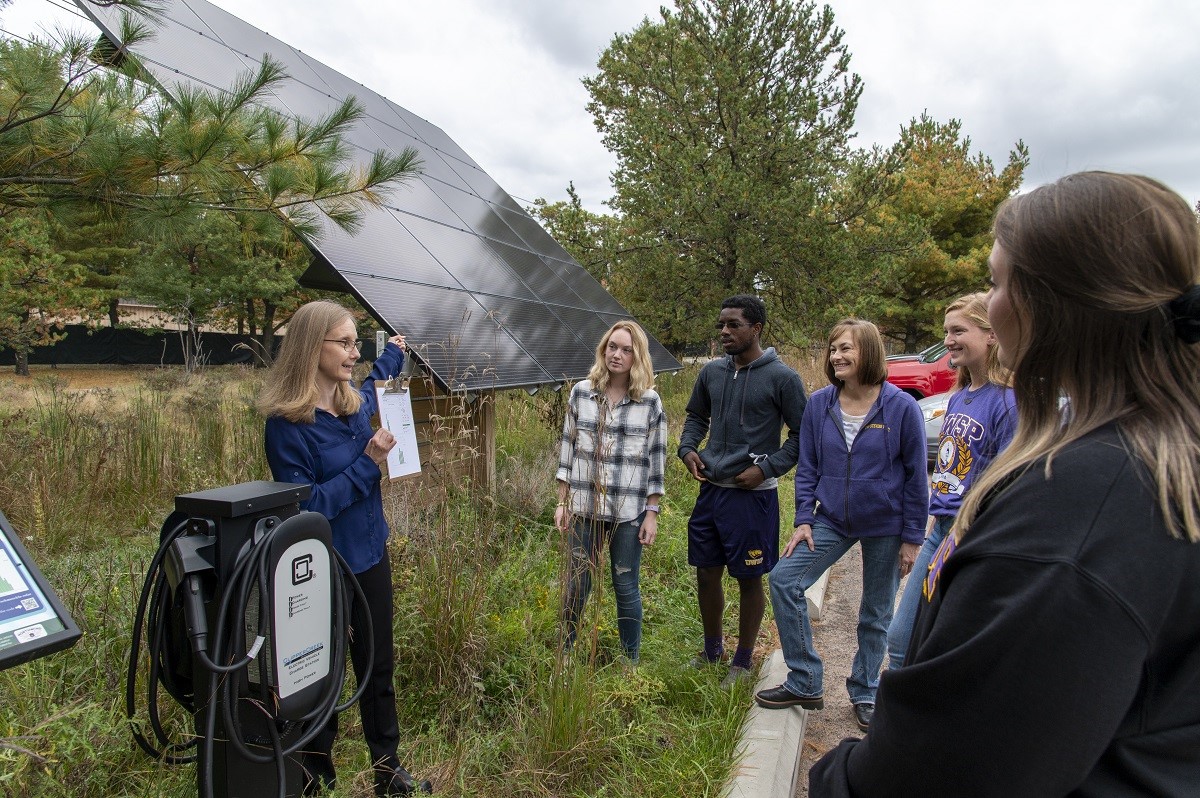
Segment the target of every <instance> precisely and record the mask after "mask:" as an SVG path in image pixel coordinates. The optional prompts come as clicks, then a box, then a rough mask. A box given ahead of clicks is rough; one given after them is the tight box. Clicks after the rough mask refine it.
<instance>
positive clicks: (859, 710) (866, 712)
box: [854, 704, 875, 731]
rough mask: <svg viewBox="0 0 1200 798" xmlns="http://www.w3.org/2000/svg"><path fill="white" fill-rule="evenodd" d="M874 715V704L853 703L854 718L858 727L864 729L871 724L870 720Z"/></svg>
mask: <svg viewBox="0 0 1200 798" xmlns="http://www.w3.org/2000/svg"><path fill="white" fill-rule="evenodd" d="M874 717H875V705H874V704H855V705H854V720H855V721H856V722H857V723H858V728H860V729H862V730H863V731H866V730H867V729H868V728H870V726H871V720H872V719H874Z"/></svg>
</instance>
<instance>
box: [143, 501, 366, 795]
mask: <svg viewBox="0 0 1200 798" xmlns="http://www.w3.org/2000/svg"><path fill="white" fill-rule="evenodd" d="M310 490H311V489H310V487H309V486H308V485H298V484H291V483H283V482H247V483H242V484H239V485H232V486H228V487H223V488H216V489H214V490H206V491H201V492H198V493H189V494H186V495H182V496H177V497H176V498H175V512H174V513H172V514H171V516H169V517H168V519H167V521H166V523H164V525H163V532H162V537H161V541H160V547H159V551H158V552H157V554H156V555H155V558H154V560H153V562H152V563H151V566H150V569H149V571H148V573H147V576H146V582H145V585H144V586H143V589H142V595H141V599H140V600H139V602H138V610H137V613H138V614H137V618H136V620H135V627H134V638H133V642H132V645H131V648H130V655H129V673H128V682H127V691H126V710H127V714H128V715H129V717H130V720H131V723H133V733H134V738H135V740H136V741H137V742H138V744H139V745H140V746H141V747H142V749H143V750H144V751H146V752H147V753H148V754H150V755H151V756H154V757H156V758H161V759H164V760H165V761H167V762H170V763H175V764H180V763H187V762H195V763H196V764H197V771H198V772H197V786H198V788H199V795H200V797H201V798H243V797H246V796H249V797H251V798H264V796H267V795H278V796H280V797H281V798H291V797H292V796H299V795H300V794H301V790H302V773H301V769H300V765H299V752H300V751H302V750H303V749H304V747H305V745H306V744H307V743H308V742H309V741H310V740H312V739H313V737H315V736H316V734H317V733H318V732H319V731H320V730H321V729H322V728H323V727H324V726H325V724H326V723H328V722H329V720H330V719H331V718H332V717H333V715H334V714H335V713H337V712H341V711H343V710H345V709H346V708H348V707H349V706H350V705H351V704H353V703H354V701H356V700H357V699H358V696H359V694H360V693H361V686H360V688H359V691H358V692H357V693H356V694H355V695H354V696H353V697H352V698H351V699H350V700H349V701H348V702H346V703H345V704H341V705H339V704H338V703H337V701H338V698H339V697H340V695H341V692H342V686H343V682H344V675H345V670H346V656H347V651H348V648H347V645H346V643H347V633H348V629H349V618H350V609H351V605H352V603H353V597H352V595H351V593H352V591H357V590H358V583H357V581H356V580H355V579H354V577H353V575H352V574H351V572H350V569H349V567H348V566H347V565H346V564H345V562H344V561H343V560H342V559H341V557H340V555H338V553H337V552H336V550H335V549H334V548H333V541H332V533H331V532H330V529H329V522H328V521H327V520H326V519H325V518H324V516H322V515H320V514H319V513H312V512H301V510H300V502H301V501H303V500H305V499H307V498H308V496H309V494H310ZM369 628H370V626H369V624H368V625H367V629H368V630H369ZM143 631H144V633H145V638H146V649H147V650H146V654H147V656H148V659H149V668H148V672H147V673H146V674H145V677H144V686H145V689H146V705H147V708H148V710H149V713H150V717H149V723H150V726H151V729H152V730H153V733H154V736H155V738H156V743H157V744H156V743H155V742H151V741H150V740H148V739H147V738H146V736H145V735H143V733H142V731H141V729H140V728H139V726H138V725H137V724H136V723H134V722H133V719H134V716H135V704H136V702H135V699H134V696H135V693H136V685H137V682H138V667H139V664H140V662H141V655H140V653H139V650H140V647H141V643H142V637H143ZM368 633H369V631H368ZM160 688H161V689H162V690H165V691H166V692H167V693H168V694H169V695H170V696H171V697H172V698H174V699H175V700H176V701H177V702H178V703H179V704H180V705H181V706H183V707H184V708H185V709H186V710H187V711H188V712H189V713H191V714H192V715H193V717H194V721H195V736H194V737H193V738H192V739H191V740H189V741H187V742H185V743H180V742H173V741H172V740H171V739H170V738H169V736H168V735H167V734H166V733H165V731H164V730H163V728H162V725H161V723H160V721H159V718H158V717H157V704H158V694H159V690H160ZM193 746H194V747H195V751H194V753H188V752H189V751H190V750H191V749H192V747H193Z"/></svg>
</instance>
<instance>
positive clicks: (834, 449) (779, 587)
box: [755, 319, 929, 729]
mask: <svg viewBox="0 0 1200 798" xmlns="http://www.w3.org/2000/svg"><path fill="white" fill-rule="evenodd" d="M828 352H829V357H828V360H827V362H826V364H825V374H826V375H827V376H828V377H829V381H830V382H831V383H832V384H831V385H829V386H827V387H825V388H822V389H821V390H819V391H816V392H815V393H813V395H812V396H811V397H809V400H808V406H807V407H806V408H805V410H804V418H803V420H802V421H801V422H800V462H799V463H798V464H797V466H796V531H795V533H794V534H793V535H792V538H791V540H790V541H788V544H787V546H786V547H785V548H784V554H783V557H782V558H781V559H780V560H779V563H778V564H777V565H776V566H775V568H774V569H772V571H771V606H772V607H773V608H774V610H775V622H776V625H777V626H778V627H779V642H780V644H781V646H782V647H783V657H784V661H785V662H786V663H787V666H788V670H789V673H788V678H787V681H786V682H784V683H783V684H782V685H780V686H778V687H774V688H771V689H768V690H763V691H761V692H759V693H758V695H757V696H755V699H756V700H757V701H758V703H759V705H760V706H763V707H767V708H769V709H779V708H783V707H790V706H801V707H804V708H805V709H820V708H822V707H823V706H824V686H823V684H822V676H823V674H822V664H821V657H820V655H818V654H817V653H816V651H815V650H814V649H813V641H812V627H811V626H810V624H809V620H808V604H807V602H806V601H805V598H804V591H805V590H807V589H808V588H809V587H811V586H812V584H813V583H814V582H816V580H817V579H818V577H820V576H821V574H822V573H824V571H825V570H826V569H827V568H829V566H831V565H833V563H835V562H837V560H838V559H839V558H840V557H841V556H842V555H843V554H845V553H846V552H847V551H849V550H850V547H851V546H853V545H854V544H855V543H859V544H861V546H862V556H863V595H862V601H861V603H860V605H859V612H858V641H859V648H858V652H857V653H856V654H855V655H854V663H853V666H852V667H851V671H850V678H849V679H847V680H846V688H847V690H848V692H849V693H850V702H851V703H852V704H853V705H854V714H855V718H856V720H857V721H858V725H859V727H860V728H863V729H866V728H867V726H868V725H869V724H870V722H871V716H872V715H873V714H874V710H875V689H876V687H877V686H878V685H879V671H880V668H881V667H882V665H883V657H884V654H885V652H886V650H887V630H888V624H889V622H890V621H891V618H892V606H893V603H894V602H895V599H896V590H897V588H898V587H899V585H900V579H901V577H902V576H904V575H905V574H906V573H908V571H909V570H910V569H911V568H912V564H913V560H914V558H915V557H916V553H917V551H918V549H919V548H920V546H921V541H922V540H923V539H924V537H925V519H926V510H927V508H928V503H929V487H928V475H927V473H926V469H925V428H924V424H923V422H922V419H921V411H920V408H918V407H917V402H916V400H915V399H913V398H912V397H911V396H909V395H908V394H906V393H904V392H903V391H901V390H900V389H898V388H897V387H896V386H894V385H892V384H891V383H889V382H887V359H886V357H885V356H884V353H883V339H882V337H881V336H880V334H879V330H878V328H876V326H875V325H874V324H872V323H871V322H869V321H862V320H860V319H846V320H844V321H841V322H839V323H838V324H837V325H835V326H834V328H833V330H832V331H831V332H830V334H829V349H828ZM801 543H803V544H804V545H803V546H802V545H800V544H801Z"/></svg>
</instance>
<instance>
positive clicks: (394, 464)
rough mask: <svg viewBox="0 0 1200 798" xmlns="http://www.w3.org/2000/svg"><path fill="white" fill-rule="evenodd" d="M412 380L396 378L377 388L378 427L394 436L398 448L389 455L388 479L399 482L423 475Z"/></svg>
mask: <svg viewBox="0 0 1200 798" xmlns="http://www.w3.org/2000/svg"><path fill="white" fill-rule="evenodd" d="M408 385H409V378H408V377H405V376H401V377H393V378H392V379H390V380H388V381H387V382H385V383H383V385H382V386H380V385H378V384H377V385H376V386H375V398H376V399H377V400H378V403H379V425H380V426H381V427H383V428H384V429H386V430H388V431H389V432H391V433H392V435H393V436H395V438H396V445H395V446H393V447H392V450H391V451H390V452H388V458H387V470H388V479H400V478H401V477H407V476H412V475H413V474H419V473H420V472H421V456H420V454H419V453H418V451H417V425H416V422H415V420H414V419H413V411H412V394H411V393H409V390H408Z"/></svg>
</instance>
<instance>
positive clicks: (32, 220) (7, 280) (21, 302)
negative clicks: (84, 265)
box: [0, 212, 83, 374]
mask: <svg viewBox="0 0 1200 798" xmlns="http://www.w3.org/2000/svg"><path fill="white" fill-rule="evenodd" d="M82 272H83V270H82V269H81V268H80V267H79V266H78V265H76V264H74V263H68V262H66V260H65V258H64V257H63V256H62V255H60V254H57V253H55V252H54V251H53V249H52V247H51V245H50V235H49V231H48V229H47V225H46V222H45V219H44V218H43V217H42V215H41V214H35V213H28V212H25V213H12V214H10V215H8V216H2V215H0V348H6V349H11V350H13V352H15V353H16V355H17V373H18V374H22V373H23V374H28V373H29V370H28V362H27V360H26V358H27V356H28V354H29V352H30V350H32V349H33V347H35V346H44V345H47V344H51V343H53V342H54V341H55V340H56V338H55V335H54V326H55V325H54V322H53V319H54V318H55V317H56V316H57V315H59V314H61V313H63V312H64V311H65V310H67V309H68V308H71V307H72V306H74V304H76V302H77V301H78V298H79V292H78V289H79V286H80V284H81V283H82V282H83V273H82Z"/></svg>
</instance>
